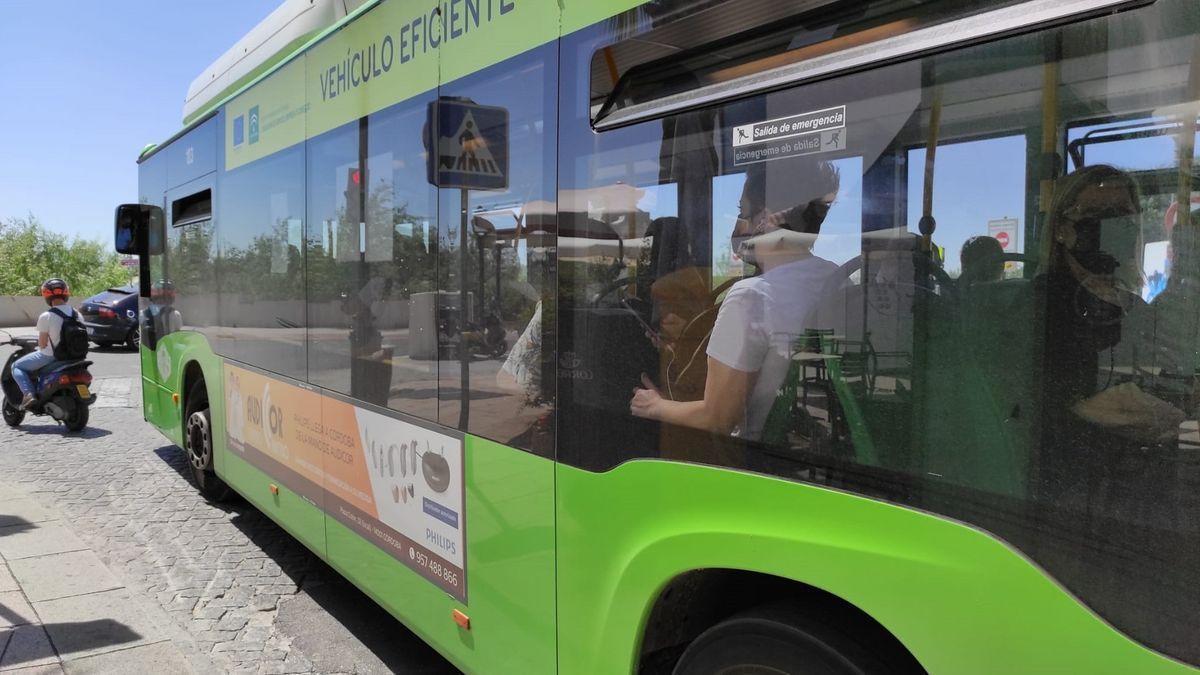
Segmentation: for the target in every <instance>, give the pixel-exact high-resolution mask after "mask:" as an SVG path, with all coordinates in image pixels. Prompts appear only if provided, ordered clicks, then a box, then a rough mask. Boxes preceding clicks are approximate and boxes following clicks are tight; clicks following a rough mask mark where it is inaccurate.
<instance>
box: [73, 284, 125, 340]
mask: <svg viewBox="0 0 1200 675" xmlns="http://www.w3.org/2000/svg"><path fill="white" fill-rule="evenodd" d="M79 312H80V314H81V315H82V317H83V325H84V326H85V327H87V332H88V337H89V338H90V339H91V341H92V342H95V343H96V344H97V345H99V346H100V347H108V346H110V345H112V344H116V343H125V344H126V345H128V346H129V347H130V349H137V346H138V315H137V313H138V295H137V287H136V286H118V287H116V288H110V289H108V290H106V291H101V292H100V293H97V294H96V295H93V296H92V297H90V298H88V299H87V300H84V301H83V304H81V305H80V306H79Z"/></svg>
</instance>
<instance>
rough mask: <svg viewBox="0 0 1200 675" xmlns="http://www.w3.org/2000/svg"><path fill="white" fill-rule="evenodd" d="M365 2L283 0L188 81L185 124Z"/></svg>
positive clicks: (184, 107)
mask: <svg viewBox="0 0 1200 675" xmlns="http://www.w3.org/2000/svg"><path fill="white" fill-rule="evenodd" d="M365 1H366V0H284V2H283V3H282V4H280V5H279V7H277V8H276V9H275V11H273V12H271V13H270V14H269V15H268V16H267V18H265V19H263V20H262V21H261V22H259V24H258V25H257V26H255V27H254V28H252V29H251V30H250V32H249V33H246V35H245V36H244V37H242V39H240V40H238V41H237V43H235V44H234V45H233V47H231V48H230V49H229V51H227V52H225V53H224V54H222V55H221V56H220V57H219V58H218V59H217V60H216V61H213V63H212V65H210V66H209V67H207V68H205V69H204V72H202V73H200V76H199V77H197V78H196V79H194V80H192V84H191V86H189V87H188V92H187V98H186V99H185V100H184V103H183V123H184V124H188V123H189V122H191V121H192V120H194V119H195V118H196V116H197V115H198V114H199V113H201V112H203V111H204V110H205V109H207V108H208V107H209V106H210V105H211V104H213V103H215V102H217V101H219V100H220V99H221V98H222V97H223V96H224V95H226V94H228V93H230V92H232V91H234V90H235V89H236V88H237V87H239V86H241V85H242V84H244V83H245V82H246V81H248V80H249V78H250V77H252V76H253V75H254V74H255V73H258V72H260V71H261V69H262V68H263V67H264V66H268V65H270V64H272V63H274V62H276V61H278V60H279V59H280V58H283V57H284V56H287V54H288V53H290V52H291V50H293V49H295V48H296V47H297V46H299V44H300V43H301V42H302V41H304V40H307V39H308V38H310V37H312V36H313V35H316V34H317V33H318V32H320V31H322V30H324V29H325V28H328V27H329V26H332V25H333V24H334V23H336V22H337V21H339V20H341V19H342V18H343V17H345V16H346V15H347V14H348V13H349V12H352V11H354V9H355V8H356V7H358V6H359V5H362V4H363V3H364V2H365Z"/></svg>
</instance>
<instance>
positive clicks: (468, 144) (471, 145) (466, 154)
mask: <svg viewBox="0 0 1200 675" xmlns="http://www.w3.org/2000/svg"><path fill="white" fill-rule="evenodd" d="M473 126H475V125H473V124H472V123H471V122H469V121H468V122H467V123H466V124H464V125H463V132H462V134H460V135H459V137H458V143H459V146H460V147H462V150H463V154H462V159H460V160H459V161H460V162H462V163H464V164H466V167H465V168H466V170H467V171H476V170H478V169H479V159H478V158H477V157H476V156H475V134H473V133H471V127H473ZM460 168H461V167H460Z"/></svg>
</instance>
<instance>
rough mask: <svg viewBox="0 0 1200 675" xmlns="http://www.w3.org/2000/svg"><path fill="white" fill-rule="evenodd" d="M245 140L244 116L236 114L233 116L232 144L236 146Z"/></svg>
mask: <svg viewBox="0 0 1200 675" xmlns="http://www.w3.org/2000/svg"><path fill="white" fill-rule="evenodd" d="M245 142H246V116H245V115H238V116H237V117H235V118H233V146H234V147H235V148H236V147H237V146H239V145H241V144H242V143H245Z"/></svg>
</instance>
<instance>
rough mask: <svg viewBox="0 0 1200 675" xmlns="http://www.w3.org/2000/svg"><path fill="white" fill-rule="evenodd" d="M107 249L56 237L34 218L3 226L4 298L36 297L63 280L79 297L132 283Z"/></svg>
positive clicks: (0, 265) (0, 271)
mask: <svg viewBox="0 0 1200 675" xmlns="http://www.w3.org/2000/svg"><path fill="white" fill-rule="evenodd" d="M132 276H133V275H132V272H131V271H130V270H129V269H126V268H125V267H122V266H121V261H120V258H119V257H118V256H117V254H116V252H114V251H113V250H112V249H111V247H110V246H109V245H108V244H105V243H102V242H100V241H96V240H91V239H82V238H79V237H73V238H70V239H68V238H67V237H66V236H64V235H62V234H58V233H56V232H51V231H49V230H47V229H46V228H45V226H43V225H42V224H41V222H39V221H38V219H37V217H36V216H34V215H33V214H32V213H31V214H29V215H28V216H27V217H25V218H9V219H7V220H5V221H0V295H37V293H38V288H39V287H40V286H41V284H42V282H43V281H45V280H46V279H49V278H50V277H60V278H62V279H64V280H66V282H67V283H68V284H70V286H71V292H72V294H73V295H74V296H75V297H77V298H86V297H88V296H90V295H94V294H96V293H98V292H100V291H102V290H104V289H105V288H109V287H111V286H120V285H122V284H127V283H129V281H130V278H131V277H132Z"/></svg>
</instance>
